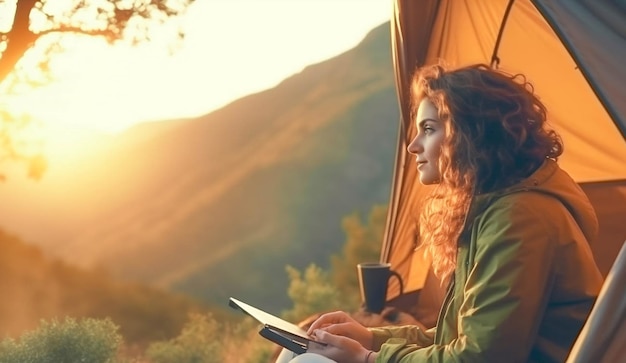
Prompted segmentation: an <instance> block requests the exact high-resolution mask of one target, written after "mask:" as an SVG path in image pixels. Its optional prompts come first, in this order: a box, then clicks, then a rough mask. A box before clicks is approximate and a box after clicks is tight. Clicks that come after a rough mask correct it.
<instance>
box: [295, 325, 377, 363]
mask: <svg viewBox="0 0 626 363" xmlns="http://www.w3.org/2000/svg"><path fill="white" fill-rule="evenodd" d="M314 335H315V338H316V340H317V341H320V342H323V343H326V344H327V345H321V344H316V343H309V347H308V349H307V352H310V353H316V354H320V355H323V356H325V357H327V358H330V359H332V360H334V361H335V362H339V363H363V362H366V360H367V359H368V358H369V360H367V361H369V362H373V361H374V360H375V358H376V354H377V353H372V352H370V350H369V349H366V348H364V347H363V345H362V344H361V343H359V342H357V341H356V340H354V339H350V338H348V337H346V336H341V335H335V334H331V333H329V332H328V331H324V330H321V329H318V330H315V331H314Z"/></svg>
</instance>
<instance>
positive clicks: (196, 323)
mask: <svg viewBox="0 0 626 363" xmlns="http://www.w3.org/2000/svg"><path fill="white" fill-rule="evenodd" d="M220 328H221V327H220V325H219V324H218V323H217V322H216V321H215V320H214V319H213V317H212V316H211V314H208V315H202V314H191V316H190V320H189V322H188V323H187V324H186V325H185V326H184V327H183V330H182V332H181V334H180V335H179V336H177V337H175V338H173V339H171V340H167V341H161V342H156V343H152V344H151V345H150V346H149V347H148V349H147V350H146V356H147V357H148V358H149V359H150V360H151V361H152V362H154V363H212V362H222V361H223V360H222V352H221V329H220Z"/></svg>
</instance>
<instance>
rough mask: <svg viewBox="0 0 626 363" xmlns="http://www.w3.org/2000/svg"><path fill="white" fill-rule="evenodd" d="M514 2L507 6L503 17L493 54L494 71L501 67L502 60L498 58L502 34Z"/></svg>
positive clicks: (492, 65)
mask: <svg viewBox="0 0 626 363" xmlns="http://www.w3.org/2000/svg"><path fill="white" fill-rule="evenodd" d="M514 2H515V0H509V3H508V4H507V6H506V10H505V11H504V16H503V17H502V22H501V23H500V29H499V30H498V37H497V38H496V44H495V46H494V47H493V53H492V54H491V68H494V69H498V65H500V58H498V49H499V48H500V41H501V40H502V34H504V27H505V26H506V22H507V20H508V19H509V13H510V12H511V8H512V7H513V3H514Z"/></svg>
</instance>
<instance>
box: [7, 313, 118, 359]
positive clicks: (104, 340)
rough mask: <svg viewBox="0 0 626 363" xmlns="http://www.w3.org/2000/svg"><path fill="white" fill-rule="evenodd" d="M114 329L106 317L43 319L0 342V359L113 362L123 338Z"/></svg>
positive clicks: (115, 327) (114, 326) (116, 328)
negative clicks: (33, 328)
mask: <svg viewBox="0 0 626 363" xmlns="http://www.w3.org/2000/svg"><path fill="white" fill-rule="evenodd" d="M117 331H118V327H117V326H116V325H115V324H113V323H112V322H111V321H110V320H109V319H105V320H96V319H89V318H88V319H83V320H81V321H76V320H75V319H73V318H66V319H65V320H64V321H63V322H58V321H57V320H56V319H55V320H52V321H50V322H46V321H42V322H41V324H40V326H39V328H37V329H36V330H34V331H32V332H28V333H25V334H24V335H22V337H20V339H19V341H16V340H13V339H11V338H7V339H5V340H3V341H2V342H0V363H50V362H55V363H79V362H86V363H109V362H114V361H115V359H116V354H117V351H118V349H119V347H120V344H121V342H122V338H121V336H120V335H119V334H118V332H117Z"/></svg>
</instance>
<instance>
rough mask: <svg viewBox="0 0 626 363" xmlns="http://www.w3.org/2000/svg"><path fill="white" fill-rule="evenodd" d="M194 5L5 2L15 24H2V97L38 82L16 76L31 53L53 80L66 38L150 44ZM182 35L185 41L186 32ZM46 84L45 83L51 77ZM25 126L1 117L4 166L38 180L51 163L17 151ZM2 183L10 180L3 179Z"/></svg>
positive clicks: (127, 0)
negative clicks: (18, 133)
mask: <svg viewBox="0 0 626 363" xmlns="http://www.w3.org/2000/svg"><path fill="white" fill-rule="evenodd" d="M194 1H195V0H13V1H11V0H0V12H2V15H6V14H9V15H10V14H11V12H12V14H13V21H12V23H11V24H0V86H1V87H0V93H1V94H2V95H3V96H5V95H6V94H7V93H9V92H11V89H12V88H13V86H15V85H16V84H19V83H21V82H25V81H26V82H28V83H31V84H33V83H36V82H37V80H33V79H24V76H23V75H18V74H17V73H18V72H16V69H17V67H16V66H17V64H18V62H19V61H20V59H22V58H23V57H24V55H25V54H26V53H27V52H28V51H29V50H31V49H35V48H36V49H37V50H38V52H37V54H38V57H39V59H36V62H35V63H36V64H38V70H39V71H41V72H39V73H41V75H43V76H47V73H46V72H47V67H48V62H49V60H50V59H51V57H53V56H54V54H55V53H58V52H62V51H63V49H62V46H61V42H60V40H61V39H62V37H61V36H60V35H63V34H68V33H72V34H82V35H85V36H93V37H101V38H104V39H106V40H107V41H108V42H109V43H114V42H116V41H119V40H122V39H123V40H125V41H129V42H131V43H132V44H138V43H141V42H144V41H149V40H150V37H151V31H152V30H153V29H155V27H158V26H159V25H160V24H163V23H164V22H165V21H167V20H168V19H170V18H172V17H176V16H179V15H182V13H183V12H184V11H185V10H186V9H187V8H188V6H189V5H190V4H191V3H193V2H194ZM4 18H5V19H10V17H4ZM6 29H8V30H6ZM178 35H179V36H180V37H182V36H183V34H182V32H181V31H179V32H178ZM12 75H14V76H13V77H12ZM43 79H44V81H45V80H46V77H44V78H43ZM39 82H40V81H39ZM0 101H2V100H0ZM0 106H1V104H0ZM33 107H36V105H33ZM0 109H3V108H2V107H0ZM24 120H27V118H24V116H22V115H11V114H9V113H7V112H1V113H0V137H1V140H0V162H4V161H7V159H10V160H13V161H18V162H26V163H27V164H28V165H29V166H28V168H29V171H28V174H29V176H30V177H33V178H36V179H37V178H39V177H41V174H42V173H43V171H44V170H45V160H44V159H43V158H42V157H41V156H40V155H24V154H23V153H20V151H19V150H17V149H16V148H15V147H14V146H15V142H14V140H13V133H12V130H13V129H14V128H15V126H16V125H23V121H24ZM18 121H19V122H18ZM20 122H22V123H20ZM2 178H4V176H3V175H0V179H2Z"/></svg>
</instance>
